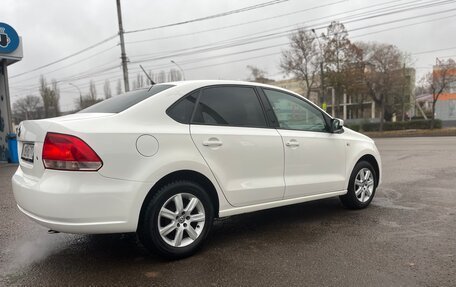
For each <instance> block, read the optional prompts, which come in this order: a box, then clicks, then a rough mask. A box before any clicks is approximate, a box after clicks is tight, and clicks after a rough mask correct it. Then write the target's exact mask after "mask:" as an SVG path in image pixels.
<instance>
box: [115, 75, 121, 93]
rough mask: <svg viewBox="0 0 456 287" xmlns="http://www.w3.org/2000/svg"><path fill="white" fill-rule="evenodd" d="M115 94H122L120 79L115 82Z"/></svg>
mask: <svg viewBox="0 0 456 287" xmlns="http://www.w3.org/2000/svg"><path fill="white" fill-rule="evenodd" d="M116 94H117V95H120V94H122V82H121V81H120V79H118V80H117V87H116Z"/></svg>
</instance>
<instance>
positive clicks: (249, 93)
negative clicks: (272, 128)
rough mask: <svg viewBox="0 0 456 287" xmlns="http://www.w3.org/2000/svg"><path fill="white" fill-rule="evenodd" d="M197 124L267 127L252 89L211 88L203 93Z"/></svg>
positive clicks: (196, 113)
mask: <svg viewBox="0 0 456 287" xmlns="http://www.w3.org/2000/svg"><path fill="white" fill-rule="evenodd" d="M193 123H195V124H208V125H223V126H238V127H239V126H240V127H267V124H266V119H265V117H264V113H263V109H262V108H261V104H260V101H259V99H258V96H257V94H256V93H255V90H254V89H253V88H250V87H211V88H206V89H204V90H203V91H202V93H201V96H200V100H199V103H198V106H197V108H196V111H195V116H194V118H193Z"/></svg>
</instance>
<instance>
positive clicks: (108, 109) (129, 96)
mask: <svg viewBox="0 0 456 287" xmlns="http://www.w3.org/2000/svg"><path fill="white" fill-rule="evenodd" d="M171 87H173V85H155V86H153V87H151V88H150V89H141V90H136V91H132V92H128V93H125V94H122V95H119V96H114V97H112V98H110V99H107V100H104V101H102V102H100V103H98V104H95V105H93V106H90V107H88V108H86V109H83V110H82V111H79V112H80V113H120V112H122V111H124V110H126V109H128V108H129V107H131V106H133V105H136V104H137V103H139V102H141V101H143V100H145V99H147V98H149V97H150V96H153V95H155V94H158V93H160V92H162V91H164V90H166V89H169V88H171Z"/></svg>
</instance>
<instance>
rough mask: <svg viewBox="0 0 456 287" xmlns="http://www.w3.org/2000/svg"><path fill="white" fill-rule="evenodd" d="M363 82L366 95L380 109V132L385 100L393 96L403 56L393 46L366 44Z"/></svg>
mask: <svg viewBox="0 0 456 287" xmlns="http://www.w3.org/2000/svg"><path fill="white" fill-rule="evenodd" d="M363 52H364V59H365V63H366V67H365V78H364V79H365V82H366V85H367V89H368V93H369V95H370V96H371V97H372V99H373V100H374V101H375V103H376V104H378V105H379V107H380V131H383V124H384V122H385V108H386V104H387V99H388V98H390V97H392V96H393V92H394V89H395V88H396V87H397V81H398V80H402V78H401V77H398V76H397V75H398V72H399V73H400V72H401V69H402V66H403V59H404V57H403V54H402V52H401V51H400V50H399V49H398V48H397V47H396V46H394V45H388V44H379V43H367V44H364V45H363Z"/></svg>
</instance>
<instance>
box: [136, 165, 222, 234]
mask: <svg viewBox="0 0 456 287" xmlns="http://www.w3.org/2000/svg"><path fill="white" fill-rule="evenodd" d="M179 180H187V181H191V182H194V183H196V184H198V185H200V186H201V187H202V188H203V189H204V190H205V191H206V192H207V193H208V195H209V197H210V199H211V202H212V204H213V207H214V213H215V214H214V217H218V214H219V204H220V203H219V198H218V194H217V190H216V189H215V186H214V185H213V184H212V182H211V181H210V180H209V179H208V178H207V177H206V176H205V175H203V174H201V173H199V172H196V171H192V170H179V171H174V172H172V173H170V174H167V175H165V176H164V177H162V178H161V179H160V180H159V181H157V182H156V183H155V184H154V186H153V187H152V188H151V189H150V191H149V192H148V194H147V195H146V197H145V198H144V200H143V203H142V205H141V211H140V213H139V220H138V226H141V224H142V218H143V217H144V216H143V215H144V212H145V207H146V206H147V203H148V202H149V201H150V199H151V198H152V196H153V195H154V194H155V192H156V191H157V190H159V189H160V188H162V187H163V186H165V185H167V184H169V183H171V182H175V181H179Z"/></svg>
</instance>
